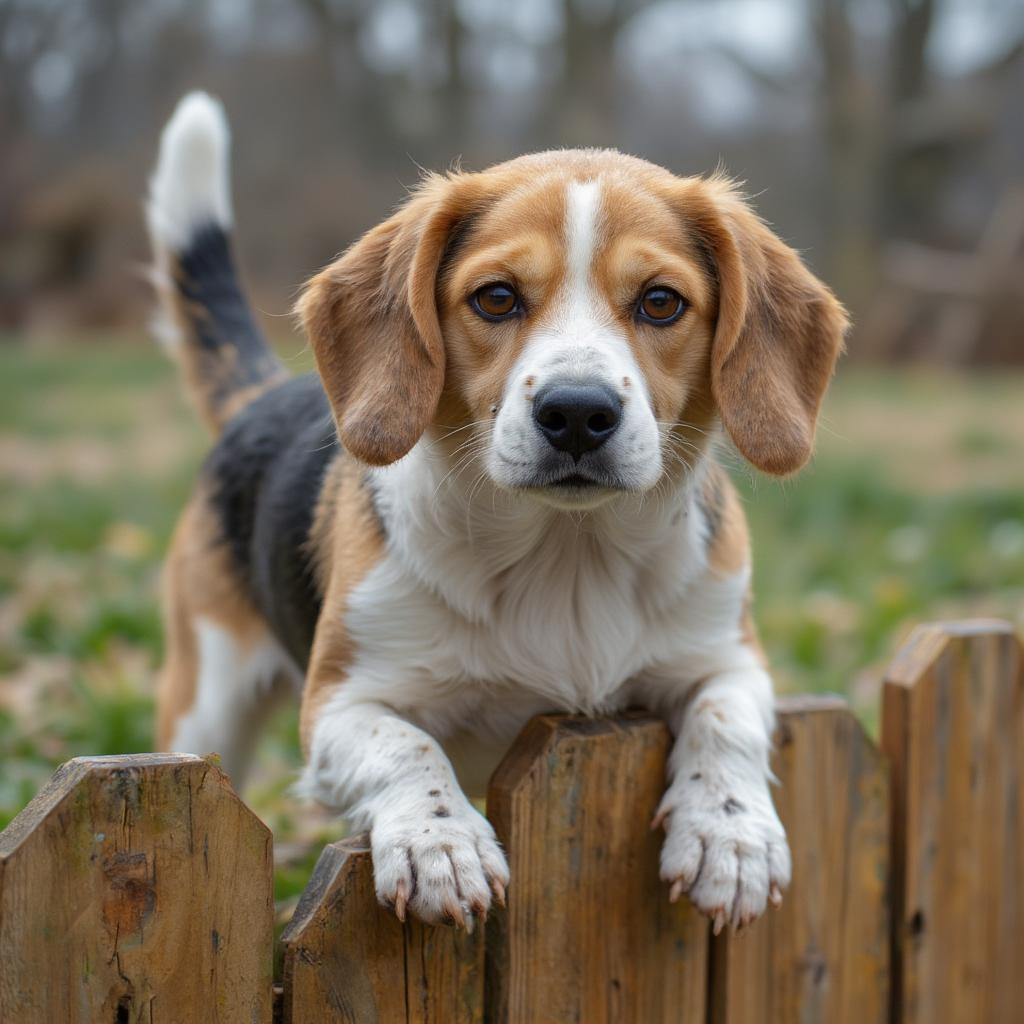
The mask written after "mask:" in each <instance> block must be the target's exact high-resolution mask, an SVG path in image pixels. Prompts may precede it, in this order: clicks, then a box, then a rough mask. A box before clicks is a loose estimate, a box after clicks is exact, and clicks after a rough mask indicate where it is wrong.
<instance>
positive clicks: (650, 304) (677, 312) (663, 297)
mask: <svg viewBox="0 0 1024 1024" xmlns="http://www.w3.org/2000/svg"><path fill="white" fill-rule="evenodd" d="M685 312H686V299H684V298H683V297H682V295H680V294H679V293H678V292H674V291H673V290H672V289H671V288H648V289H647V291H645V292H644V293H643V295H642V296H641V297H640V305H639V307H638V309H637V316H639V317H640V319H641V320H646V321H648V323H652V324H657V325H658V326H659V327H663V326H665V325H666V324H672V323H675V322H676V321H677V320H678V319H679V318H680V317H681V316H682V315H683V313H685Z"/></svg>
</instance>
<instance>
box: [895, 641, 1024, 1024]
mask: <svg viewBox="0 0 1024 1024" xmlns="http://www.w3.org/2000/svg"><path fill="white" fill-rule="evenodd" d="M882 749H883V750H884V751H885V752H886V754H887V755H888V757H889V759H890V762H891V765H892V777H893V881H894V887H893V889H894V892H893V897H894V899H893V921H894V927H893V1002H892V1018H891V1019H892V1022H893V1024H954V1022H955V1024H960V1022H963V1021H985V1022H986V1024H1011V1022H1013V1024H1016V1022H1019V1021H1021V1020H1024V985H1022V984H1021V978H1020V962H1021V960H1020V958H1021V950H1022V949H1024V901H1022V896H1021V892H1022V890H1021V886H1022V879H1024V808H1022V806H1021V796H1022V794H1024V659H1022V654H1021V645H1020V642H1019V640H1018V639H1017V637H1016V636H1015V635H1014V633H1013V630H1012V628H1011V627H1010V626H1009V625H1007V624H1005V623H999V622H975V623H963V624H957V625H934V626H923V627H920V628H919V629H917V630H916V631H915V632H914V634H913V636H912V637H911V638H910V640H909V641H908V643H907V645H906V646H905V647H904V648H903V650H902V651H901V652H900V654H899V655H898V656H897V658H896V659H895V661H894V662H893V664H892V667H891V668H890V671H889V675H888V677H887V679H886V683H885V691H884V702H883V717H882Z"/></svg>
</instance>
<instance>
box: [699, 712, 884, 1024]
mask: <svg viewBox="0 0 1024 1024" xmlns="http://www.w3.org/2000/svg"><path fill="white" fill-rule="evenodd" d="M778 711H779V723H778V731H777V735H776V749H775V755H774V758H773V765H772V767H773V770H774V771H775V774H776V776H777V777H778V779H779V786H778V787H777V788H776V789H775V791H774V794H773V795H774V798H775V805H776V808H777V809H778V812H779V816H780V817H781V819H782V823H783V825H784V826H785V828H786V833H787V835H788V837H789V845H790V850H791V852H792V854H793V883H792V885H791V886H790V889H789V892H788V893H787V894H786V897H785V900H784V902H783V904H782V907H781V908H779V909H778V910H769V911H768V913H767V914H766V915H765V916H764V917H762V918H761V919H760V920H758V921H757V922H755V923H754V924H753V925H752V926H751V927H750V928H749V929H748V931H747V932H746V933H745V934H742V935H740V936H735V935H731V934H728V935H726V934H723V935H721V936H719V937H718V938H717V939H712V948H711V959H712V994H711V1001H712V1012H711V1015H710V1019H711V1021H713V1022H714V1024H762V1022H765V1024H766V1022H775V1024H792V1022H795V1021H799V1022H801V1024H812V1022H813V1024H883V1022H884V1021H886V1020H887V1019H888V1010H889V1007H888V997H889V912H888V903H887V900H888V868H889V848H888V839H889V801H888V786H887V773H886V771H885V767H884V765H883V763H882V757H881V755H880V754H879V752H878V749H877V748H876V747H875V745H874V744H873V743H872V742H871V740H870V739H869V738H868V737H867V736H866V735H865V734H864V731H863V729H862V728H861V726H860V724H859V723H858V721H857V719H856V718H855V717H854V715H853V714H852V713H851V712H850V710H849V709H848V708H847V706H846V704H845V703H844V702H843V701H841V700H839V699H838V698H829V697H819V698H814V697H800V698H784V699H783V700H781V701H780V702H779V706H778Z"/></svg>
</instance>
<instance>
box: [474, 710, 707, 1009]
mask: <svg viewBox="0 0 1024 1024" xmlns="http://www.w3.org/2000/svg"><path fill="white" fill-rule="evenodd" d="M667 749H668V730H667V729H666V728H665V726H664V724H663V723H662V722H660V721H658V720H656V719H654V718H652V717H650V716H647V715H627V716H623V717H618V718H615V719H602V720H597V721H594V720H587V719H583V718H567V717H558V716H541V717H539V718H535V719H534V720H533V721H532V722H531V723H530V724H529V726H527V728H526V730H525V731H524V732H523V733H522V734H521V735H520V737H519V739H518V740H517V741H516V743H515V745H514V746H513V748H512V750H511V751H510V752H509V754H508V756H507V757H506V758H505V760H504V761H503V762H502V764H501V766H500V767H499V768H498V770H497V772H496V773H495V776H494V778H493V779H492V781H491V787H490V792H489V795H488V802H487V803H488V812H489V815H490V818H491V821H492V822H493V823H494V826H495V830H496V831H497V833H498V837H499V838H500V839H501V841H502V842H503V843H504V844H505V846H506V849H507V851H508V854H509V859H510V866H511V870H512V885H511V887H510V889H509V901H508V909H507V911H505V912H503V913H499V914H496V915H493V916H492V918H491V920H490V921H489V922H488V928H487V951H486V955H487V990H486V999H487V1019H488V1020H490V1021H497V1022H502V1024H516V1022H519V1021H530V1022H536V1024H541V1022H545V1021H551V1022H564V1021H570V1020H576V1021H586V1022H587V1024H606V1022H612V1021H643V1022H644V1024H658V1022H661V1021H676V1022H683V1024H690V1022H698V1021H700V1022H703V1021H704V1012H705V995H706V987H707V940H708V926H707V922H706V921H705V920H704V919H703V918H700V917H698V915H697V914H696V913H695V912H694V911H693V910H692V909H691V908H690V906H689V905H688V904H687V903H686V901H685V900H683V901H681V902H680V903H678V904H676V905H675V906H672V905H670V904H669V902H668V892H667V888H666V887H665V886H664V885H663V884H662V883H661V882H660V881H659V879H658V850H659V846H660V843H661V835H660V833H655V832H653V831H651V829H650V828H649V823H650V821H651V819H652V817H653V816H654V811H655V809H656V806H657V802H658V800H659V798H660V796H661V790H662V786H663V784H664V775H665V755H666V752H667Z"/></svg>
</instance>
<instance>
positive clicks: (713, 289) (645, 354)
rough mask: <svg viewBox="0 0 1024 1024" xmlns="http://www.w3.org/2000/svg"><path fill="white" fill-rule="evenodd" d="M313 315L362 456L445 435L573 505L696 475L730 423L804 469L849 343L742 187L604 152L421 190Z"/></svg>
mask: <svg viewBox="0 0 1024 1024" xmlns="http://www.w3.org/2000/svg"><path fill="white" fill-rule="evenodd" d="M300 308H301V313H302V315H303V319H304V321H305V324H306V327H307V329H308V331H309V334H310V337H311V340H312V343H313V346H314V350H315V352H316V356H317V361H318V366H319V368H320V372H321V375H322V377H323V379H324V382H325V386H326V387H327V391H328V394H329V396H330V397H331V400H332V404H333V406H334V409H335V414H336V417H337V419H338V424H339V431H340V433H341V438H342V441H343V443H345V444H346V446H347V447H348V448H349V449H350V450H351V451H352V452H353V453H354V454H355V455H356V456H358V457H359V458H362V459H363V460H364V461H367V462H370V463H375V464H383V463H387V462H391V461H394V460H395V459H397V458H400V457H401V456H402V455H404V454H405V453H406V452H407V451H408V450H409V448H411V447H412V445H413V444H415V442H416V440H417V439H418V438H419V437H420V436H422V434H423V433H424V432H425V431H427V430H431V431H432V433H433V436H434V438H435V440H436V441H437V442H438V443H439V444H440V445H441V446H442V447H443V448H444V449H445V450H446V451H447V452H448V455H449V457H450V458H451V459H453V460H454V461H455V462H457V463H458V462H459V461H460V460H461V461H465V460H466V459H467V458H468V457H472V458H479V459H481V461H482V463H483V466H484V469H485V471H486V473H487V474H489V476H490V477H491V479H492V480H493V481H494V482H495V483H496V484H497V485H499V486H501V487H506V488H514V489H518V490H523V491H525V492H528V493H530V494H532V495H535V496H536V497H537V498H538V499H539V500H542V501H545V502H547V503H549V504H553V505H556V506H559V507H565V508H587V507H593V506H595V505H598V504H600V503H602V502H603V501H605V500H607V499H609V498H610V497H613V496H614V495H615V494H617V493H621V492H623V491H633V492H638V491H646V490H649V489H650V488H653V487H655V486H656V485H657V484H658V483H659V481H660V480H662V479H663V477H664V476H665V475H666V474H668V475H672V474H679V473H681V472H684V471H685V470H686V468H687V467H688V465H689V464H690V463H691V461H692V460H691V455H692V454H694V453H696V452H699V451H700V450H701V449H702V447H703V444H704V439H705V438H706V436H707V434H708V432H709V430H710V429H711V427H712V426H713V424H714V421H715V416H716V414H718V415H720V416H721V418H722V420H723V421H724V423H725V425H726V427H727V429H728V430H729V432H730V434H731V436H732V438H733V440H734V442H735V443H736V445H737V447H738V448H739V449H740V451H741V452H743V454H744V455H745V456H746V457H747V458H748V459H749V460H750V461H751V462H752V463H753V464H754V465H755V466H757V467H758V468H761V469H764V470H766V471H768V472H773V473H786V472H790V471H792V470H793V469H796V468H798V467H799V466H800V465H802V463H803V462H804V461H806V459H807V457H808V455H809V454H810V450H811V446H812V443H813V434H814V425H815V420H816V417H817V412H818V407H819V405H820V402H821V398H822V396H823V393H824V390H825V387H826V385H827V382H828V379H829V377H830V375H831V372H832V368H833V366H834V363H835V359H836V357H837V355H838V353H839V350H840V347H841V339H842V334H843V331H844V329H845V325H846V321H845V317H844V315H843V312H842V309H841V307H840V306H839V304H838V303H837V302H836V301H835V299H834V298H833V297H832V295H831V294H830V293H829V292H828V290H827V289H826V288H825V287H824V286H823V285H821V283H820V282H818V281H817V280H816V279H815V278H814V277H813V276H812V275H811V274H810V273H809V272H808V271H807V270H806V269H805V268H804V267H803V265H802V264H801V262H800V260H799V258H798V257H797V256H796V254H795V253H793V252H792V250H790V249H789V248H788V247H786V246H785V245H784V244H783V243H782V242H781V241H779V240H778V239H777V238H776V237H775V236H774V235H773V234H772V233H771V232H770V231H769V230H768V229H767V228H766V227H764V225H763V224H762V223H761V222H760V221H758V220H757V219H756V217H755V216H754V215H753V214H752V213H751V212H750V211H749V210H748V209H747V207H746V205H745V204H744V203H743V202H742V200H741V199H740V198H739V197H738V195H737V194H736V192H735V190H734V189H733V188H732V187H731V186H730V185H729V184H728V183H726V182H724V181H721V180H716V179H711V180H702V179H695V178H687V179H680V178H677V177H675V176H673V175H671V174H669V173H668V172H667V171H664V170H662V169H660V168H657V167H654V166H653V165H650V164H647V163H644V162H643V161H640V160H635V159H633V158H630V157H625V156H622V155H620V154H618V153H613V152H607V151H578V152H572V151H567V152H554V153H547V154H539V155H537V156H531V157H523V158H520V159H519V160H516V161H512V162H510V163H508V164H503V165H499V166H498V167H496V168H493V169H492V170H490V171H487V172H483V173H481V174H460V175H454V176H451V177H448V178H431V179H428V181H427V182H426V183H425V184H424V185H423V187H422V188H421V189H420V191H419V192H418V193H417V194H416V195H415V196H414V197H413V198H412V199H411V200H410V201H409V203H408V204H407V205H406V206H405V207H404V208H403V209H402V210H401V211H400V212H399V213H398V214H396V215H395V217H393V218H391V220H389V221H387V222H385V223H384V224H383V225H381V226H380V227H378V228H376V229H374V231H371V232H370V233H369V234H367V235H366V236H364V238H363V239H361V240H360V241H359V242H358V243H356V245H355V246H353V247H352V249H350V250H349V251H348V252H347V253H346V254H345V255H343V256H342V257H341V258H340V259H339V260H338V261H337V262H336V263H335V264H333V265H332V266H331V267H329V268H328V269H327V270H325V271H324V272H323V273H322V274H321V275H319V276H318V277H317V278H315V279H314V281H313V282H312V283H311V285H310V287H309V288H308V290H307V292H306V294H305V295H304V297H303V300H302V303H301V307H300ZM467 434H469V435H471V436H469V437H467ZM467 452H468V453H469V454H468V455H467V454H466V453H467Z"/></svg>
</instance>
